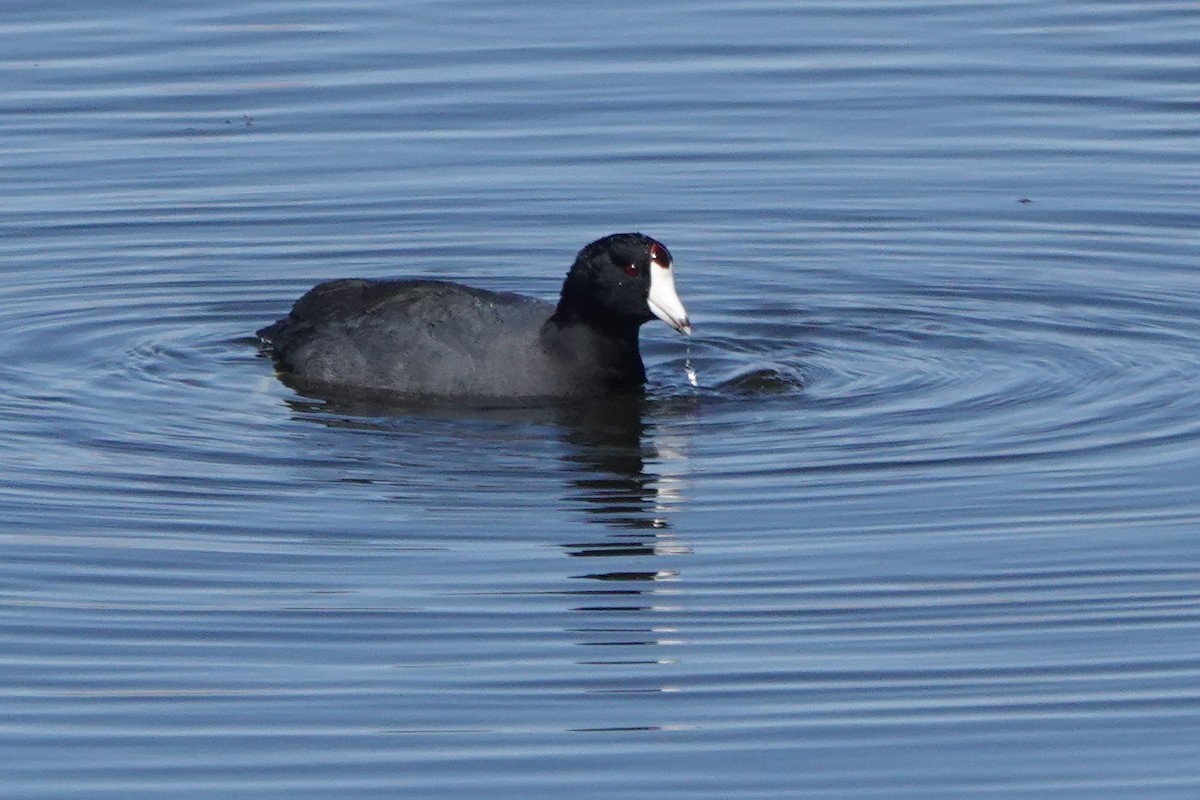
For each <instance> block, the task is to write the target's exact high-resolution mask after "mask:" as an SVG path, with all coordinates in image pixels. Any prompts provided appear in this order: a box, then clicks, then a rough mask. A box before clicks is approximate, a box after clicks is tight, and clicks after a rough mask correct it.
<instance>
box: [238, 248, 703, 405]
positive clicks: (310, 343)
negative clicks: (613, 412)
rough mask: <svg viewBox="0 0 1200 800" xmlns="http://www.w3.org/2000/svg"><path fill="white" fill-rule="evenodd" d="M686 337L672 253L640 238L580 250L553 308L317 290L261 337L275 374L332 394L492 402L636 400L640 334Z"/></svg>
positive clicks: (442, 290)
mask: <svg viewBox="0 0 1200 800" xmlns="http://www.w3.org/2000/svg"><path fill="white" fill-rule="evenodd" d="M655 317H658V318H659V319H661V320H663V321H664V322H666V323H667V324H668V325H670V326H671V327H672V328H674V329H675V330H677V331H679V332H680V333H689V334H690V333H691V332H692V328H691V324H690V323H689V322H688V317H687V312H686V311H685V310H684V307H683V303H681V302H680V301H679V296H678V295H677V294H676V293H675V275H674V269H673V266H672V261H671V253H670V251H668V250H667V248H666V247H664V246H663V245H662V244H661V243H659V242H656V241H655V240H654V239H651V238H650V237H649V236H643V235H642V234H640V233H618V234H613V235H611V236H605V237H604V238H603V239H599V240H598V241H595V242H592V243H591V244H589V245H588V246H587V247H585V248H583V249H582V250H580V251H579V255H577V256H576V257H575V263H574V265H572V267H571V270H570V272H568V273H567V278H566V280H565V281H564V282H563V287H562V295H561V297H560V298H559V300H558V305H557V306H555V305H554V304H552V303H548V302H545V301H543V300H535V299H533V298H529V297H524V296H522V295H518V294H511V293H507V292H490V291H485V290H482V289H474V288H471V287H469V286H463V285H461V284H457V283H449V282H446V281H436V280H361V279H347V280H336V281H330V282H328V283H322V284H320V285H318V286H316V287H314V288H313V289H311V290H310V291H309V292H308V293H307V294H305V295H304V296H303V297H301V298H300V299H299V300H298V301H297V302H296V305H295V306H294V307H293V308H292V311H291V313H290V314H288V315H287V316H286V317H284V318H283V319H281V320H279V321H278V322H276V323H275V324H273V325H268V326H267V327H265V328H263V329H262V330H260V331H258V336H259V338H260V339H262V341H263V342H265V343H266V344H267V345H269V346H270V348H271V350H272V352H273V354H274V356H275V359H276V361H277V363H278V365H279V367H280V369H281V371H282V372H283V373H284V375H285V376H286V377H287V378H289V379H291V380H293V381H295V382H297V383H299V384H300V385H303V386H309V387H316V388H322V387H324V388H328V389H332V390H338V391H342V392H345V391H349V392H354V391H356V390H358V391H363V390H365V391H370V392H375V391H384V392H397V393H404V394H418V395H442V396H476V397H493V398H504V397H509V398H516V397H537V396H546V397H569V396H595V395H598V394H603V393H612V392H618V393H619V392H637V391H640V389H641V387H642V385H643V384H644V383H645V382H646V369H645V367H644V366H643V364H642V356H641V353H640V352H639V351H638V329H639V328H640V327H641V326H642V324H643V323H645V322H649V321H650V320H652V319H653V318H655Z"/></svg>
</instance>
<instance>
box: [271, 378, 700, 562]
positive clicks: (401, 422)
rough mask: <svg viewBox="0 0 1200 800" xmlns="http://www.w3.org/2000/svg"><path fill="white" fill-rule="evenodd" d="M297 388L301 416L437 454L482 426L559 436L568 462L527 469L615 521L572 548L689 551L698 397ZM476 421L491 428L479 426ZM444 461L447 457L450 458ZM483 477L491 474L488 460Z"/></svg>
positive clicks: (464, 447) (519, 456) (600, 517)
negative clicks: (525, 397) (684, 529)
mask: <svg viewBox="0 0 1200 800" xmlns="http://www.w3.org/2000/svg"><path fill="white" fill-rule="evenodd" d="M292 388H294V389H298V390H300V389H302V391H303V396H300V397H295V398H291V399H289V400H287V401H286V402H287V403H288V405H289V407H290V408H291V409H292V410H293V411H294V412H296V414H297V416H298V417H300V418H307V419H310V420H317V421H319V422H320V423H321V424H322V425H325V426H328V427H331V428H350V429H359V430H378V431H381V432H389V433H395V432H398V431H402V432H404V433H405V434H406V435H412V436H415V437H417V438H418V439H419V441H417V442H414V443H412V445H410V449H412V450H413V451H414V452H420V453H425V454H427V455H430V454H436V453H437V450H438V449H439V448H440V449H444V451H445V453H444V454H445V455H448V456H459V457H458V458H455V459H454V460H455V461H459V462H462V461H464V458H463V457H462V455H463V454H464V453H466V452H467V451H468V450H469V449H470V448H471V447H472V443H473V442H477V440H478V437H479V436H480V435H483V436H484V437H485V439H486V440H487V442H488V444H489V445H494V444H495V442H496V440H497V439H501V440H502V439H504V438H506V437H507V436H508V435H510V434H512V432H513V431H517V432H518V433H517V434H516V435H517V438H518V439H522V438H524V439H526V440H531V439H545V438H547V437H549V438H551V439H553V440H556V441H557V442H558V443H559V444H560V445H561V447H560V448H559V450H558V452H559V453H560V462H559V466H560V467H561V468H547V466H546V465H545V464H544V463H531V464H530V465H529V470H528V471H527V474H531V475H542V476H545V477H546V478H547V479H548V480H557V481H561V482H562V489H561V495H562V496H563V498H564V499H565V500H566V501H567V503H568V504H569V505H570V506H572V507H577V508H582V509H584V510H586V512H587V513H588V516H589V517H590V518H592V519H593V520H594V521H595V522H598V523H601V525H603V526H604V527H605V528H607V529H616V531H617V532H616V533H614V534H612V535H611V537H610V538H606V539H602V540H596V541H571V542H567V543H564V544H563V547H564V548H565V549H566V550H567V552H568V553H569V554H570V555H572V556H613V555H656V554H663V553H678V552H684V551H686V547H685V546H683V545H681V544H678V543H677V542H675V540H674V537H673V536H672V535H670V533H669V528H670V520H669V511H670V509H671V508H672V507H675V506H678V505H679V503H681V502H682V500H683V496H682V486H683V476H682V475H679V474H675V473H674V472H672V470H671V468H672V467H673V466H674V467H676V469H678V467H679V466H681V465H682V464H683V463H684V462H685V451H686V439H685V438H683V436H684V435H683V434H682V433H681V432H680V431H681V429H682V427H683V426H680V425H678V424H676V423H677V422H678V421H679V420H680V419H682V418H684V417H686V416H687V415H688V414H690V413H691V412H692V411H694V409H695V406H696V403H697V402H699V398H673V399H670V400H667V401H655V400H651V399H649V398H646V397H642V396H636V397H615V398H605V399H603V400H596V401H593V402H582V403H581V402H553V403H549V402H548V403H544V404H531V405H526V406H520V405H505V404H503V403H495V402H487V403H484V402H480V401H469V400H458V401H455V402H447V401H446V400H444V399H440V400H439V399H429V398H412V397H401V396H396V395H387V394H375V395H352V396H351V395H345V394H338V393H325V394H323V395H322V394H320V393H318V391H317V390H314V389H313V388H312V387H292ZM663 420H670V421H671V422H672V424H671V426H670V431H669V432H667V431H665V430H662V429H661V428H660V423H661V422H662V421H663ZM442 423H448V424H449V427H448V428H446V429H444V431H443V436H442V438H440V439H438V438H437V437H436V436H433V435H426V434H425V432H424V429H425V428H429V427H435V426H437V425H441V424H442ZM435 424H436V425H435ZM479 426H484V427H485V428H486V431H487V432H486V433H484V434H480V433H479V431H478V428H479ZM430 448H433V449H432V450H431V449H430ZM513 457H514V459H515V460H518V461H521V460H532V461H534V462H536V461H538V452H537V451H536V450H533V449H532V448H530V449H525V450H521V451H520V452H517V453H515V454H514V455H513ZM429 463H432V464H436V463H437V461H436V460H433V459H430V461H429ZM468 463H469V462H468ZM437 468H438V469H449V468H450V467H449V463H447V464H446V465H444V466H438V467H437ZM477 477H479V478H480V479H481V480H482V479H486V478H487V477H490V476H488V475H487V474H486V470H482V469H481V472H480V474H479V475H478V476H477Z"/></svg>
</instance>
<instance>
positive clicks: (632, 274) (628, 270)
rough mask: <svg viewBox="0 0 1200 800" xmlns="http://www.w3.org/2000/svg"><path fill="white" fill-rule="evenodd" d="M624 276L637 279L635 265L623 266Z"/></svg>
mask: <svg viewBox="0 0 1200 800" xmlns="http://www.w3.org/2000/svg"><path fill="white" fill-rule="evenodd" d="M625 274H626V275H628V276H629V277H631V278H636V277H637V274H638V267H637V264H627V265H625Z"/></svg>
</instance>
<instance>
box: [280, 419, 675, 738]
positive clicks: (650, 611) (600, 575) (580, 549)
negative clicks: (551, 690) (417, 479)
mask: <svg viewBox="0 0 1200 800" xmlns="http://www.w3.org/2000/svg"><path fill="white" fill-rule="evenodd" d="M385 400H386V399H385ZM292 407H293V409H294V410H295V411H296V412H297V413H298V414H303V415H306V416H310V417H311V416H313V415H316V416H317V417H319V418H321V419H322V420H323V421H324V422H325V423H326V424H328V425H331V426H338V427H342V426H347V427H364V428H371V427H380V428H382V429H386V430H394V429H395V428H394V427H392V426H391V425H389V424H387V423H386V422H381V421H380V420H387V419H391V420H395V419H397V415H399V418H401V419H404V420H409V421H413V420H415V421H416V422H419V423H422V424H421V425H420V427H421V428H422V429H426V428H428V427H429V424H428V423H430V422H432V421H437V422H439V423H444V422H449V423H450V425H449V428H450V431H451V433H452V432H453V431H454V430H458V429H459V427H460V426H457V425H455V421H456V420H462V426H461V427H462V428H464V429H466V428H469V425H468V423H471V424H478V423H479V422H480V421H485V422H486V423H488V424H489V425H491V424H492V423H496V422H499V423H500V427H501V428H502V429H504V428H508V429H518V428H520V429H522V430H525V428H523V427H522V426H529V425H532V426H533V428H532V429H533V430H535V431H538V432H541V434H543V435H544V434H545V432H546V431H552V432H553V435H554V437H555V438H557V440H558V441H559V443H560V444H561V445H562V447H561V449H560V451H559V452H560V460H561V467H562V468H561V469H557V470H551V471H549V472H547V473H546V474H547V475H557V476H558V477H559V479H560V480H561V481H562V488H561V491H562V494H563V498H564V500H565V501H566V504H567V505H568V506H570V507H573V508H577V509H580V510H582V511H583V512H584V514H585V515H586V517H587V518H588V519H590V520H592V521H593V522H596V523H599V524H596V525H587V526H582V527H580V528H578V529H577V530H578V531H580V534H576V535H575V536H571V537H570V538H568V539H567V540H566V541H562V542H560V543H559V546H560V547H561V548H562V550H563V552H564V553H565V554H566V555H567V556H568V557H569V558H571V559H572V560H575V559H597V558H609V559H614V560H613V561H611V562H610V563H611V564H612V565H613V568H612V569H603V568H600V569H597V568H595V567H599V566H600V563H601V562H597V561H594V560H593V561H590V562H586V563H588V564H589V567H591V568H586V569H582V570H578V571H576V572H574V574H568V576H567V577H568V578H569V580H570V581H571V583H572V584H574V588H570V589H567V590H566V591H565V592H561V593H562V594H564V595H566V596H569V597H571V598H573V600H574V601H575V602H574V603H573V604H572V606H571V609H572V610H573V611H574V612H576V613H577V614H579V615H580V617H579V620H580V624H577V625H571V626H569V627H568V628H567V629H566V632H567V634H568V635H569V636H570V638H571V640H572V642H573V644H574V645H575V646H577V647H581V648H585V651H583V652H581V653H580V655H579V657H578V658H576V659H575V660H576V663H578V664H579V665H581V666H588V667H603V668H607V667H613V668H632V669H635V670H640V669H644V668H647V667H654V666H656V665H664V664H670V663H672V659H671V657H670V656H669V648H671V647H673V646H676V645H678V644H679V643H680V642H681V641H683V637H682V636H681V634H680V632H679V631H678V630H677V629H676V627H675V626H674V625H673V624H671V620H672V618H674V617H677V616H678V615H677V613H676V612H677V610H678V605H677V603H678V599H679V584H680V581H681V574H680V572H679V570H678V568H677V567H676V566H675V565H672V564H670V563H663V559H664V558H670V557H672V556H680V555H685V554H687V553H690V552H691V548H690V546H689V545H688V544H687V542H686V541H685V540H684V539H683V538H682V537H681V535H680V534H679V533H678V532H677V531H676V530H675V526H674V525H673V523H672V519H671V518H672V515H673V513H675V512H676V511H678V510H679V509H680V508H681V507H683V506H684V505H685V504H686V498H687V494H686V486H687V485H686V478H687V451H688V439H687V431H688V430H689V427H690V417H691V415H692V412H693V411H694V408H693V407H692V406H690V405H688V404H687V403H684V402H682V401H678V400H676V401H666V402H664V401H658V402H654V401H650V400H646V399H644V398H624V399H622V400H620V401H609V402H602V403H589V404H574V405H558V406H550V407H540V408H537V409H529V408H497V407H490V408H475V409H463V408H461V407H458V408H454V409H447V408H445V406H427V407H421V406H415V405H412V404H409V405H406V406H403V407H397V406H396V405H395V403H394V402H390V403H389V402H384V401H380V400H379V399H370V400H364V399H362V398H355V399H351V400H347V399H345V398H333V399H331V398H323V399H319V400H318V401H316V402H313V401H309V400H299V399H297V400H295V401H294V402H293V405H292ZM372 418H375V420H374V421H372ZM404 424H405V425H406V426H407V424H408V423H404ZM440 430H441V431H442V433H443V434H444V433H445V432H446V426H445V425H443V426H441V427H440ZM422 436H423V438H422V441H425V440H427V439H428V438H429V435H428V434H427V433H426V434H422ZM648 559H653V561H648ZM576 563H584V562H578V561H576ZM556 593H560V592H556ZM642 678H644V679H648V681H647V680H635V681H632V682H621V683H620V685H619V686H617V687H613V688H607V689H602V688H595V689H594V691H619V692H623V693H624V692H631V691H639V692H643V691H644V692H656V693H657V692H666V691H671V687H670V686H664V685H659V683H658V681H656V680H655V679H654V677H653V675H648V676H642ZM589 691H592V690H589ZM653 727H657V726H653Z"/></svg>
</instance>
